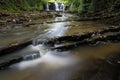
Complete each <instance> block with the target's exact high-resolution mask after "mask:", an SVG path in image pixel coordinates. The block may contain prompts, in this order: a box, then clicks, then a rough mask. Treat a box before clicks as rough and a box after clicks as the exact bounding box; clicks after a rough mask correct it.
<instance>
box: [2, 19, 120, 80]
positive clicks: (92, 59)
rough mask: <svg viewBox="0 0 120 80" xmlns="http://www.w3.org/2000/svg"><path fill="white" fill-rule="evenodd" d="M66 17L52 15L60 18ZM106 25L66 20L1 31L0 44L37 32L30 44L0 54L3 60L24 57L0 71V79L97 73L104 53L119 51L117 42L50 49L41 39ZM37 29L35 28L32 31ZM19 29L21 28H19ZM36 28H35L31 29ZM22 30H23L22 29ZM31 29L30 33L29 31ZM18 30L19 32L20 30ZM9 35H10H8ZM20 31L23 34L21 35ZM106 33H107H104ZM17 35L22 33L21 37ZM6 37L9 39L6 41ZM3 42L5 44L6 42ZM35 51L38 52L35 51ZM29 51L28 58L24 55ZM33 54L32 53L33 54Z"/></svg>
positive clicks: (74, 79)
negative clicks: (64, 49) (63, 49)
mask: <svg viewBox="0 0 120 80" xmlns="http://www.w3.org/2000/svg"><path fill="white" fill-rule="evenodd" d="M66 18H67V17H64V18H63V17H62V18H56V19H55V21H56V20H61V19H62V20H64V19H66ZM106 27H110V26H109V25H105V24H101V23H98V22H95V21H68V22H57V23H49V24H46V23H45V24H42V25H39V24H37V25H33V26H32V28H29V30H28V28H25V29H24V30H23V29H18V31H17V30H13V32H10V33H11V34H5V33H3V34H4V35H7V36H5V37H6V38H4V37H3V35H2V34H1V39H2V41H1V43H0V44H1V45H3V46H4V43H6V42H10V41H11V38H15V39H16V40H17V39H19V41H20V40H25V39H26V37H25V36H30V37H31V36H34V35H35V34H37V35H38V34H39V35H38V36H37V37H36V38H35V39H34V40H33V44H32V45H29V46H27V47H25V48H24V49H22V50H20V51H17V52H14V53H12V54H9V55H6V56H2V57H0V59H1V60H0V61H1V62H4V61H7V60H9V59H12V58H14V57H21V56H23V57H24V60H23V61H21V62H19V63H16V64H13V65H10V66H9V67H8V68H7V69H5V70H1V71H0V80H80V79H81V80H89V78H91V77H92V76H93V75H94V74H95V73H97V71H98V69H99V68H100V65H102V63H103V62H104V59H105V57H106V56H108V55H109V54H110V53H111V52H114V51H119V48H120V44H119V43H110V42H108V43H105V44H100V45H98V46H93V47H89V46H87V47H78V48H76V49H72V50H67V51H57V50H50V49H48V48H47V47H46V46H44V45H43V43H39V44H38V43H36V42H38V41H39V42H42V41H43V42H44V41H46V40H48V39H52V38H56V37H62V36H68V35H75V34H83V33H87V32H93V31H98V30H100V29H105V28H106ZM33 29H34V30H33ZM36 30H37V31H36ZM21 31H23V32H21ZM35 31H36V32H35ZM25 32H26V33H25ZM33 32H34V33H35V34H34V35H33V34H32V33H33ZM20 33H21V34H20ZM13 34H14V35H15V36H12V37H11V38H10V36H11V35H13ZM23 35H24V36H23ZM106 35H107V34H106ZM21 37H23V38H22V39H21ZM9 40H10V41H9ZM6 45H7V44H6ZM35 53H38V54H40V55H36V54H35ZM30 54H31V55H33V56H32V58H31V57H29V56H26V55H30ZM34 54H35V55H36V56H34Z"/></svg>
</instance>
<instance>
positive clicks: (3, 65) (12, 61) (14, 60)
mask: <svg viewBox="0 0 120 80" xmlns="http://www.w3.org/2000/svg"><path fill="white" fill-rule="evenodd" d="M22 60H23V58H22V57H19V58H15V59H12V60H8V61H6V62H3V63H0V70H3V69H6V68H8V67H9V66H10V65H12V64H15V63H18V62H21V61H22Z"/></svg>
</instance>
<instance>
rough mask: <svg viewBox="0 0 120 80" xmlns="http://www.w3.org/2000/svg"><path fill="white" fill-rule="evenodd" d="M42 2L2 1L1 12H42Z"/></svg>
mask: <svg viewBox="0 0 120 80" xmlns="http://www.w3.org/2000/svg"><path fill="white" fill-rule="evenodd" d="M44 2H46V1H44V0H2V2H0V9H1V10H8V11H13V12H19V11H26V10H42V9H43V3H44Z"/></svg>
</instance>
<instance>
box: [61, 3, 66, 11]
mask: <svg viewBox="0 0 120 80" xmlns="http://www.w3.org/2000/svg"><path fill="white" fill-rule="evenodd" d="M60 9H61V11H63V12H64V11H65V5H64V4H63V3H62V4H61V6H60Z"/></svg>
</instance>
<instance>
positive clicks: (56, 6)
mask: <svg viewBox="0 0 120 80" xmlns="http://www.w3.org/2000/svg"><path fill="white" fill-rule="evenodd" d="M55 10H56V11H60V9H59V5H58V3H57V2H55Z"/></svg>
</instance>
